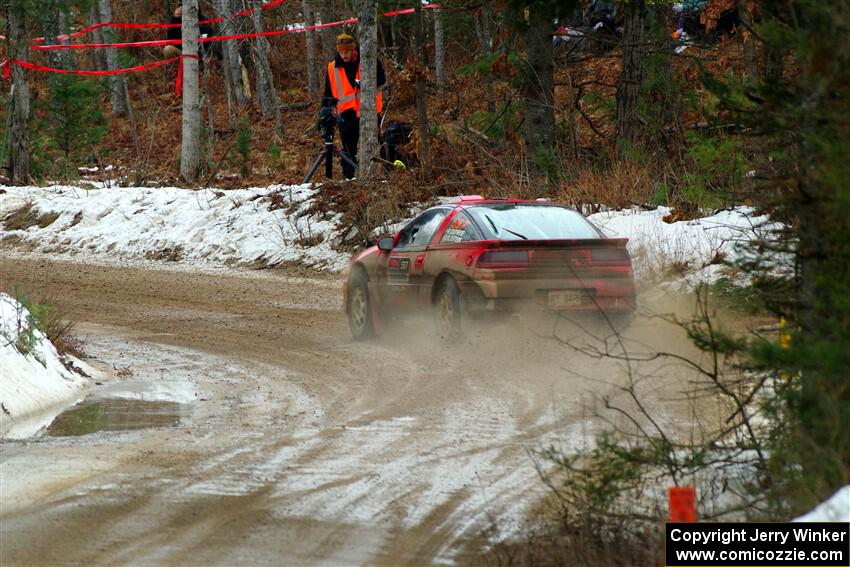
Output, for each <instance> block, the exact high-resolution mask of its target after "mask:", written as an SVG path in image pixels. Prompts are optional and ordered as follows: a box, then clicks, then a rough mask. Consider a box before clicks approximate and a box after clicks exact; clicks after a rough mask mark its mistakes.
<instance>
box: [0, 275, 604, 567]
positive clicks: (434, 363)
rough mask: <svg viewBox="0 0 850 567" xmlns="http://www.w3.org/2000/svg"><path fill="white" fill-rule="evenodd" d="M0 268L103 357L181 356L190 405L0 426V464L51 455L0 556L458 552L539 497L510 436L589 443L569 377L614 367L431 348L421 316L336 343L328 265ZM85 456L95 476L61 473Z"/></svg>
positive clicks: (421, 556) (401, 557)
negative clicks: (44, 433)
mask: <svg viewBox="0 0 850 567" xmlns="http://www.w3.org/2000/svg"><path fill="white" fill-rule="evenodd" d="M0 274H3V279H2V287H3V288H8V287H9V286H10V285H11V284H12V283H15V282H17V283H19V284H21V285H22V287H23V288H24V289H26V290H28V291H29V292H30V293H32V294H34V295H36V296H38V295H40V294H42V293H44V294H46V295H49V296H52V297H53V302H54V303H56V304H58V305H59V306H60V307H61V308H62V309H63V310H64V311H65V312H66V313H67V314H68V316H69V317H70V318H72V319H74V320H76V321H79V322H80V323H81V324H82V325H81V327H82V328H83V329H87V330H88V331H89V332H91V333H92V337H93V341H92V343H93V344H94V345H98V344H99V345H101V346H102V347H103V348H104V349H105V351H106V352H107V353H110V352H111V353H112V355H113V356H115V357H119V356H123V355H122V354H121V352H122V349H124V350H126V351H127V352H130V351H132V352H133V353H138V352H147V353H148V354H147V355H143V354H133V355H132V356H139V357H142V358H143V357H144V356H147V357H148V359H154V360H156V359H157V357H159V358H161V359H162V360H171V361H172V362H171V363H169V364H172V366H178V364H177V363H175V362H174V360H173V359H174V358H175V357H181V356H183V358H184V359H185V363H186V365H187V366H186V367H185V368H183V370H182V371H181V372H183V373H184V374H186V375H187V376H188V377H189V379H191V380H192V381H193V383H194V385H195V387H196V389H197V391H198V392H199V396H200V398H201V399H203V400H204V401H199V402H198V403H196V404H194V410H193V416H192V418H191V419H190V420H189V422H188V423H184V424H181V425H180V426H178V427H175V428H169V429H156V430H145V431H140V432H130V433H112V434H107V433H100V434H95V435H90V436H87V437H84V438H78V439H74V440H69V439H51V438H42V439H39V440H38V441H36V442H34V443H26V442H21V443H17V442H15V443H13V442H5V443H4V445H3V456H2V460H0V472H3V473H4V474H23V473H24V472H26V471H34V472H33V474H34V477H35V478H34V480H35V481H36V482H35V484H36V485H38V481H39V480H40V479H39V478H38V471H39V470H40V469H39V467H41V466H43V465H44V464H45V463H48V462H51V461H55V460H62V459H63V458H66V457H67V458H69V473H68V476H67V478H66V479H64V480H65V481H67V482H66V483H65V484H63V483H62V482H61V481H62V478H61V472H60V471H54V473H55V474H57V475H59V477H60V478H59V481H60V482H58V483H57V484H55V485H53V486H52V487H51V488H50V489H49V490H45V491H43V492H30V493H27V492H26V490H23V492H22V494H21V499H22V500H21V501H20V504H19V505H17V506H16V507H15V508H14V509H8V510H3V512H2V514H0V517H2V520H3V521H2V528H0V529H2V536H3V538H4V550H3V551H2V553H0V555H2V557H0V559H2V563H3V564H4V565H6V564H9V565H16V564H35V563H61V564H71V565H76V564H88V563H104V562H107V563H119V564H185V563H186V562H189V563H192V562H196V563H198V564H216V565H219V564H220V565H224V564H232V563H252V564H279V563H280V562H281V560H282V558H285V561H286V562H287V563H289V564H335V565H339V564H344V565H348V564H363V563H368V564H383V565H405V564H411V565H421V564H430V563H435V562H437V563H442V562H446V561H452V560H454V561H457V562H459V563H461V564H463V563H475V557H476V556H475V554H476V552H477V549H478V546H480V545H481V544H483V543H486V542H484V541H483V540H482V539H481V537H482V533H483V530H484V529H485V528H488V527H492V528H493V529H494V530H495V531H496V532H498V531H500V530H501V529H503V528H504V529H507V530H509V529H510V523H511V522H515V521H519V520H521V518H522V514H523V511H524V506H525V505H526V504H527V503H528V502H530V501H532V500H533V499H534V498H536V497H538V496H540V495H541V494H542V493H543V492H544V487H543V486H542V484H541V483H539V481H538V480H537V476H536V471H535V469H534V465H533V463H532V461H531V459H530V457H529V456H528V454H527V450H528V449H530V448H537V447H540V446H541V445H542V444H545V443H550V442H560V443H563V444H564V446H565V447H569V446H577V445H580V444H582V443H586V442H588V440H589V439H588V437H589V435H590V431H591V430H592V427H589V426H587V425H586V422H587V421H588V418H589V417H590V415H589V413H588V412H587V411H586V410H585V409H583V406H582V403H583V402H582V396H583V395H584V394H583V392H584V391H585V390H591V391H593V392H595V393H597V394H599V393H607V392H609V391H610V389H611V385H610V384H612V383H616V382H617V380H618V377H617V374H616V373H617V371H618V370H617V368H616V366H610V365H605V364H603V363H600V362H599V361H584V360H580V359H579V358H578V357H577V356H576V355H575V354H574V353H571V352H570V351H568V350H565V349H562V348H558V347H556V346H554V345H552V344H550V343H546V342H545V341H541V340H539V339H536V338H535V337H534V336H533V335H518V334H516V333H515V332H514V331H513V330H512V329H511V327H510V326H506V325H502V326H498V325H497V326H494V327H493V328H490V329H484V330H483V331H482V332H481V334H480V336H476V335H475V333H472V335H473V336H472V337H471V338H470V339H467V340H466V341H464V342H463V343H462V344H460V345H456V346H454V347H451V348H447V347H446V346H445V345H442V344H440V343H437V342H434V341H433V340H432V339H431V335H430V332H429V330H428V329H427V324H424V323H423V322H411V323H407V324H402V325H400V326H398V327H394V328H393V329H392V330H391V333H389V335H390V336H387V337H386V338H384V339H383V340H379V341H377V342H374V343H367V344H355V343H352V342H351V340H350V339H349V338H348V332H347V325H346V322H345V320H344V316H343V314H342V313H341V311H340V306H339V298H340V286H341V282H340V281H339V279H338V277H337V276H324V275H318V274H317V275H314V276H311V277H307V278H304V277H299V278H292V277H287V275H286V273H275V272H260V273H223V274H203V273H192V272H186V271H171V270H163V269H159V268H157V269H141V268H127V267H115V266H113V267H109V266H87V265H81V264H75V263H68V262H56V261H49V260H27V259H21V258H18V259H5V258H4V259H2V260H0ZM423 329H424V330H423ZM107 335H115V336H116V337H117V338H116V339H114V340H113V339H108V338H107ZM110 341H112V342H111V343H110ZM121 341H125V342H124V343H123V344H124V345H125V346H123V347H122V346H121V344H122V342H121ZM107 344H111V345H112V346H110V347H109V348H107V347H106V346H105V345H107ZM133 349H136V350H133ZM139 349H141V350H139ZM187 349H189V350H187ZM181 353H185V355H181ZM193 353H194V354H193ZM93 354H98V355H99V356H101V357H103V355H104V353H97V352H95V353H93ZM110 362H115V361H110ZM147 362H148V363H152V361H151V360H148V361H147ZM124 364H126V361H122V362H121V365H124ZM163 364H165V363H163ZM165 370H166V371H167V370H168V369H167V368H165ZM584 376H594V377H597V378H599V379H600V380H599V381H594V382H590V381H587V380H585V379H584V378H583V377H584ZM88 460H91V461H93V463H100V464H101V468H99V469H97V470H99V471H101V470H102V472H98V473H96V474H94V475H88V476H86V477H85V478H82V479H77V478H74V477H73V476H72V475H71V472H72V471H73V470H74V469H84V468H85V467H87V466H88V465H89V463H88ZM103 462H106V463H108V466H105V465H103V464H102V463H103ZM118 487H120V488H118ZM27 498H29V499H27ZM4 501H5V500H4ZM494 518H496V519H498V522H505V525H504V526H502V525H495V526H490V524H492V523H493V519H494ZM57 525H61V526H62V528H61V529H57V530H56V531H51V530H43V529H42V527H43V526H57ZM36 528H38V529H36Z"/></svg>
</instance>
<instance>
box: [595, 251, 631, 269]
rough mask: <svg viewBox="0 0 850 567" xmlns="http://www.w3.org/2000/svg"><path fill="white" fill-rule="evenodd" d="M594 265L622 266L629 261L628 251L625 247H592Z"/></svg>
mask: <svg viewBox="0 0 850 567" xmlns="http://www.w3.org/2000/svg"><path fill="white" fill-rule="evenodd" d="M591 253H592V258H593V259H592V262H593V265H594V266H612V265H617V266H622V265H625V264H628V263H629V253H628V252H627V251H626V249H625V248H593V249H592V252H591Z"/></svg>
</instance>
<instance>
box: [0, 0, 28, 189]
mask: <svg viewBox="0 0 850 567" xmlns="http://www.w3.org/2000/svg"><path fill="white" fill-rule="evenodd" d="M13 5H14V2H13V1H12V0H6V2H4V6H3V7H4V8H5V12H6V37H7V38H8V40H7V53H8V54H9V61H10V62H11V61H14V60H16V59H18V60H22V61H26V60H27V58H28V57H27V55H28V51H29V50H28V42H29V35H28V32H27V29H26V14H25V13H24V12H23V10H22V9H21V8H20V7H17V6H13ZM9 65H10V66H11V74H12V92H11V94H10V98H11V105H10V106H11V107H10V108H9V109H8V112H9V113H10V114H11V120H10V124H9V166H8V167H9V179H10V180H11V182H12V183H13V184H15V185H24V184H26V183H27V182H29V177H30V158H29V134H28V131H29V114H30V91H29V84H28V83H27V75H26V71H25V70H24V69H23V67H20V66H18V65H13V64H12V63H9Z"/></svg>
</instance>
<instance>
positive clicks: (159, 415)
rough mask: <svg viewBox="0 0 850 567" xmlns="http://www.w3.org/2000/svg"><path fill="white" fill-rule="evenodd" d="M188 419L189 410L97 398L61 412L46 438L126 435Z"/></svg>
mask: <svg viewBox="0 0 850 567" xmlns="http://www.w3.org/2000/svg"><path fill="white" fill-rule="evenodd" d="M190 415H191V407H190V406H189V405H187V404H179V403H176V402H167V401H146V400H136V399H124V398H100V399H94V400H86V401H83V402H81V403H79V404H77V405H75V406H73V407H71V408H69V409H67V410H66V411H64V412H62V413H61V414H59V415H58V416H56V419H54V420H53V422H52V423H51V424H50V425H49V426H48V427H47V432H46V434H47V435H50V436H52V437H70V436H79V435H88V434H89V433H95V432H97V431H129V430H133V429H147V428H152V427H173V426H176V425H179V424H180V422H181V420H183V419H187V418H188V417H189V416H190Z"/></svg>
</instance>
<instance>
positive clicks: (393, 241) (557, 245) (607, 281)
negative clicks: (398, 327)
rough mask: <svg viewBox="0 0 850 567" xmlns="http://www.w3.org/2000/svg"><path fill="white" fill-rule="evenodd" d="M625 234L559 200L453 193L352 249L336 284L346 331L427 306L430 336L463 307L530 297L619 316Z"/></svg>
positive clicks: (631, 293)
mask: <svg viewBox="0 0 850 567" xmlns="http://www.w3.org/2000/svg"><path fill="white" fill-rule="evenodd" d="M627 242H628V239H627V238H606V237H605V236H604V235H603V234H602V232H601V231H600V230H599V229H598V228H596V227H595V226H594V225H593V224H591V223H590V221H588V220H587V219H586V218H584V216H582V215H581V214H579V213H578V212H576V211H575V210H573V209H571V208H568V207H565V206H562V205H557V204H553V203H549V202H545V201H522V200H503V199H501V200H500V199H483V198H481V197H479V196H467V197H461V200H460V202H459V203H452V204H447V205H438V206H435V207H432V208H430V209H428V210H426V211H425V212H423V213H422V214H421V215H419V216H418V217H416V218H415V219H414V220H413V221H411V222H410V223H409V224H408V225H407V226H405V227H404V228H403V229H401V230H400V231H399V232H398V233H397V234H396V235H395V237H394V238H384V239H382V240H381V241H380V242H378V244H377V246H373V247H371V248H368V249H367V250H364V251H363V252H361V253H360V254H358V255H357V256H355V257H354V259H353V260H352V261H351V264H350V265H349V268H348V275H347V278H346V282H345V286H344V288H343V304H344V305H345V311H346V313H347V314H348V322H349V326H350V328H351V334H352V336H353V337H354V338H355V339H364V338H367V337H369V336H371V335H373V334H374V333H376V332H379V331H380V328H381V321H382V320H383V319H384V317H387V316H395V315H404V314H405V313H408V314H409V313H417V312H418V313H422V312H433V313H434V317H435V319H436V322H437V331H438V332H439V334H440V336H441V337H444V338H450V337H452V336H456V335H458V334H459V333H460V331H461V321H462V319H463V318H464V317H466V316H470V315H475V314H476V313H482V312H488V311H508V312H512V311H513V312H515V311H517V310H518V309H521V308H522V306H523V304H528V303H530V302H533V303H537V304H539V305H542V306H545V307H547V308H549V309H552V310H557V311H569V312H597V313H598V312H600V311H604V312H605V313H606V315H607V316H609V317H610V318H620V317H623V316H628V315H630V314H631V313H632V312H633V311H634V309H635V285H634V277H633V274H632V262H631V258H630V257H629V253H628V251H627V250H626V243H627Z"/></svg>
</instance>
